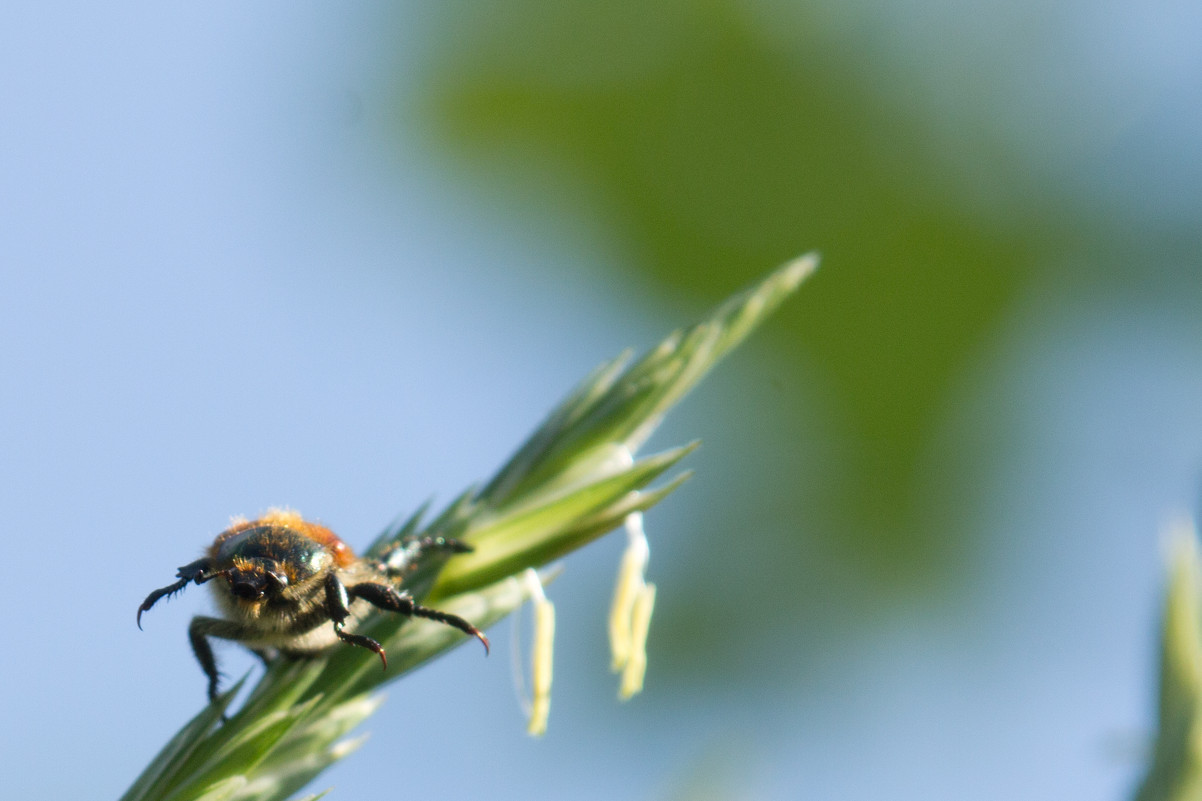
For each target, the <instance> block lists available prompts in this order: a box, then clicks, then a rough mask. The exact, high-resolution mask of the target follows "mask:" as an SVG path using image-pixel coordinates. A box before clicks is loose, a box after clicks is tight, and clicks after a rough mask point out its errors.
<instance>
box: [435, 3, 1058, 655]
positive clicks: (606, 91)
mask: <svg viewBox="0 0 1202 801" xmlns="http://www.w3.org/2000/svg"><path fill="white" fill-rule="evenodd" d="M804 18H805V15H804V13H801V12H798V13H796V14H794V15H792V16H790V18H789V19H790V20H791V22H792V23H793V24H796V25H798V26H799V28H800V30H799V31H798V35H797V36H796V37H795V39H794V40H795V42H797V43H798V44H797V46H794V47H785V46H783V45H782V43H781V41H782V40H781V38H780V37H773V36H770V35H768V34H769V31H767V30H766V29H765V26H764V20H763V18H753V16H752V15H751V14H749V13H748V12H747V7H745V6H743V5H741V4H739V3H735V2H731V0H707V1H706V2H700V3H698V2H688V3H685V2H674V3H666V4H655V5H653V6H645V5H643V4H638V3H632V2H622V1H621V0H618V2H612V3H604V4H593V5H589V6H581V5H574V4H573V5H560V4H554V3H544V2H538V1H537V0H526V1H524V2H515V3H507V4H503V5H495V6H488V7H481V6H478V5H473V6H471V7H470V10H468V11H467V12H466V13H465V14H462V15H460V14H459V13H458V12H452V13H450V15H449V16H448V17H447V18H446V19H445V20H444V29H443V33H444V35H445V36H446V37H447V39H448V42H453V45H452V44H448V46H447V47H445V48H443V49H441V50H439V51H438V53H439V60H438V61H437V62H436V63H435V64H434V66H433V68H432V70H431V74H430V75H429V76H428V80H427V81H426V82H425V83H426V85H428V86H430V87H433V88H432V89H431V90H430V94H429V95H428V97H427V98H426V106H425V107H424V108H422V109H421V111H420V113H419V114H417V116H418V117H419V118H420V119H422V120H423V123H424V124H426V125H428V126H430V128H431V138H432V139H433V140H435V141H437V142H438V143H439V146H441V147H445V148H448V149H449V150H450V152H451V153H452V154H453V155H454V157H456V158H460V159H466V160H467V161H468V162H469V163H473V164H477V165H487V166H488V168H489V169H493V170H495V169H497V168H500V169H501V170H502V172H503V174H504V180H506V181H508V182H511V184H512V185H514V186H523V185H524V187H525V188H524V189H523V191H521V192H520V194H521V195H522V196H523V197H529V196H533V197H539V196H540V194H541V196H544V197H545V202H546V204H547V206H548V207H552V206H553V207H557V208H558V207H560V206H561V205H562V203H563V200H562V192H560V191H559V190H560V189H561V188H562V187H563V186H564V185H565V184H570V183H572V182H577V183H578V185H582V186H584V187H585V189H584V190H583V191H581V192H579V193H578V194H574V195H573V196H572V197H573V199H574V200H575V201H579V202H581V203H582V205H583V204H584V203H585V202H586V200H585V199H591V200H593V201H596V202H595V203H593V205H591V206H588V207H582V208H581V209H580V213H581V214H586V215H592V216H593V217H595V218H597V219H601V220H602V221H603V222H604V224H606V225H608V226H609V227H610V228H611V229H612V231H613V232H614V236H615V238H616V239H617V240H618V241H619V242H621V243H622V244H621V246H620V247H619V249H620V250H621V251H622V252H628V253H632V254H634V255H635V257H636V258H637V261H635V262H631V263H627V264H624V265H616V267H624V268H627V269H629V270H634V271H638V272H639V273H640V274H646V275H649V276H651V277H653V278H654V279H655V281H657V282H658V283H659V284H660V285H661V286H662V291H663V292H664V293H671V294H672V295H674V296H681V295H685V296H694V297H697V298H700V299H705V300H706V301H708V299H710V298H712V297H715V296H718V295H720V294H721V293H723V292H724V291H727V290H728V289H729V287H731V286H736V285H738V284H739V283H740V282H741V281H743V280H746V276H748V275H750V274H753V273H754V271H755V270H757V269H758V268H759V265H762V264H764V263H772V262H774V261H779V260H780V259H782V258H784V257H787V256H788V255H790V254H793V253H796V252H798V251H800V250H803V249H805V248H809V247H817V248H819V249H820V250H821V251H822V252H823V255H824V258H825V260H826V261H827V262H828V263H829V264H832V265H837V269H832V270H830V271H828V272H829V274H827V275H823V276H822V277H821V278H820V280H818V281H816V282H814V285H813V286H812V288H811V294H810V300H811V302H810V303H808V304H806V305H805V308H804V309H800V308H798V309H792V310H790V311H788V312H786V314H784V315H783V320H782V323H781V324H779V325H778V326H777V327H776V328H775V330H774V331H773V332H772V335H773V340H772V346H773V347H774V356H775V358H774V363H773V364H772V366H771V368H770V371H771V374H772V376H773V380H774V382H775V383H777V384H778V385H782V386H797V385H798V384H801V383H803V382H807V381H811V380H812V377H813V376H815V375H818V376H819V377H820V378H821V381H822V382H823V392H824V393H825V394H826V397H827V399H828V401H829V406H830V408H831V410H833V411H832V412H831V414H832V415H833V416H834V418H835V420H834V423H835V428H836V430H835V431H834V432H833V433H832V436H833V437H834V439H835V444H834V445H833V446H832V447H831V451H832V457H833V458H832V461H831V463H830V464H829V465H828V466H826V467H825V468H824V469H823V470H822V471H821V475H820V476H819V477H818V483H817V484H816V485H813V486H807V487H794V488H788V487H787V486H786V487H784V488H782V486H781V482H782V475H781V474H780V472H779V467H778V466H773V465H771V464H769V463H768V462H764V463H762V464H760V465H758V466H749V469H750V470H755V469H757V467H758V469H759V470H761V471H764V472H761V473H760V474H759V475H749V476H748V481H747V486H751V487H757V486H758V487H759V489H758V490H755V489H753V490H752V491H758V492H760V493H762V495H761V496H760V497H758V498H756V499H755V501H754V506H755V507H756V508H757V509H762V510H766V511H765V512H764V513H763V516H761V517H759V518H758V519H757V520H756V529H757V530H756V536H757V537H762V538H763V539H762V540H761V542H762V543H763V546H762V547H763V550H762V551H761V553H766V552H771V553H774V554H776V555H777V556H778V557H779V558H777V559H774V560H772V561H773V562H774V563H775V564H778V565H791V566H792V567H791V568H790V569H791V571H792V572H793V574H794V575H797V571H804V570H806V567H805V564H806V563H808V562H811V561H812V560H810V559H808V558H806V555H805V554H806V549H808V548H811V547H812V545H811V544H810V543H812V541H813V539H814V538H819V539H822V540H824V541H823V542H822V546H821V547H822V548H823V550H824V551H825V552H827V553H833V554H834V555H835V556H836V557H837V558H842V560H843V561H844V563H845V564H848V565H850V566H851V568H852V569H853V571H856V572H858V573H859V574H860V575H862V576H863V577H864V580H865V582H866V583H867V584H869V585H871V586H873V587H876V588H878V589H884V590H886V591H888V590H890V589H892V590H894V591H896V590H898V589H904V588H913V587H918V586H922V587H923V588H924V590H925V589H929V587H930V586H931V585H930V584H929V583H928V580H929V579H930V578H932V577H933V576H937V575H939V574H940V573H941V572H942V569H943V568H945V567H947V565H948V563H949V561H950V554H951V552H952V548H953V547H955V548H960V547H963V540H964V539H965V536H966V535H965V532H963V531H959V530H955V529H954V527H952V526H949V525H948V523H949V521H948V519H946V518H940V519H937V520H936V519H932V517H931V516H930V514H929V511H924V508H923V505H922V504H921V502H919V501H918V500H916V493H915V486H916V484H917V483H919V482H920V480H922V479H921V477H920V475H919V470H920V462H921V460H922V459H923V458H924V456H925V455H926V451H927V449H928V448H929V445H930V440H931V437H932V434H933V431H934V428H935V426H936V424H937V423H938V421H939V419H940V415H941V414H942V412H943V411H944V407H945V405H946V404H947V402H948V394H949V388H951V387H952V386H953V384H954V382H955V381H956V380H957V376H958V371H960V370H961V369H962V368H963V367H964V366H965V365H966V364H968V363H970V362H971V360H972V359H973V358H974V356H975V355H977V354H978V352H979V350H980V349H981V348H982V345H983V342H984V341H985V339H986V338H987V336H988V335H989V333H990V331H991V328H992V327H993V326H994V325H995V324H996V322H997V321H998V320H999V318H1000V316H1001V315H1002V314H1003V313H1004V312H1005V310H1006V309H1007V305H1008V304H1009V303H1011V301H1012V299H1013V298H1014V296H1015V294H1016V292H1017V291H1018V289H1019V288H1020V286H1021V284H1022V282H1023V281H1024V280H1026V279H1027V278H1028V277H1029V271H1030V270H1031V269H1032V265H1033V264H1036V263H1038V262H1039V261H1040V257H1039V254H1040V253H1047V252H1048V250H1049V249H1053V250H1054V249H1055V245H1054V244H1053V243H1054V242H1056V241H1058V240H1062V239H1064V238H1065V237H1068V236H1070V234H1071V232H1069V231H1067V230H1062V228H1061V227H1060V226H1059V225H1058V223H1057V222H1056V221H1054V220H1052V221H1048V220H1044V221H1043V222H1041V223H1040V224H1039V225H1034V224H1029V223H1031V221H1033V220H1035V219H1037V218H1038V211H1037V210H1036V208H1035V206H1036V203H1035V201H1034V199H1032V205H1031V206H1030V207H1028V208H1027V209H1026V211H1025V212H1024V214H1026V215H1029V219H1027V220H1023V221H1016V220H1012V219H1011V220H1002V219H991V218H988V217H986V216H983V215H982V213H981V212H980V211H979V210H974V209H979V208H980V207H979V206H973V205H972V204H969V203H967V202H966V200H965V198H964V197H963V196H962V194H961V193H960V190H959V189H957V182H956V181H954V180H948V172H949V171H950V169H951V167H950V165H949V164H947V163H945V161H944V160H943V159H942V154H941V153H940V152H939V151H938V150H937V149H935V148H934V147H933V145H932V140H931V137H930V131H929V130H927V128H926V127H924V126H925V121H924V119H922V118H921V117H920V116H917V115H916V114H915V111H914V109H913V108H912V107H911V106H909V105H908V104H907V103H906V101H905V99H904V98H898V97H888V96H885V95H884V94H882V93H881V92H880V91H878V90H877V89H876V88H875V87H874V85H873V84H874V79H873V70H874V69H879V68H880V65H874V64H873V63H871V62H865V61H864V59H863V56H862V54H861V53H858V52H853V51H847V50H843V49H841V47H840V39H839V38H837V37H829V36H826V35H824V32H823V30H822V28H821V23H820V20H818V19H817V18H816V19H815V24H814V29H813V30H812V31H808V30H804V25H805V19H804ZM976 149H977V151H978V152H977V154H976V155H977V159H978V161H979V169H980V178H981V185H980V186H979V187H978V189H979V190H980V191H981V192H983V193H984V194H986V195H988V194H989V190H990V181H998V182H1004V181H1009V184H1008V186H1007V191H1014V184H1015V182H1016V180H1018V179H1017V178H1016V176H1015V171H1014V170H1013V169H1012V165H1010V164H1008V163H1007V159H1006V158H1005V156H1004V155H1003V153H1002V151H1001V150H1000V149H990V146H989V144H988V143H987V141H986V140H984V139H983V140H982V141H981V142H980V143H978V145H977V148H976ZM957 158H959V159H963V158H964V153H963V151H961V152H959V153H958V154H957ZM540 190H545V192H544V191H540ZM986 205H987V204H986ZM535 211H536V212H537V209H535ZM836 273H837V274H836ZM548 278H549V279H550V280H553V278H554V276H548ZM803 364H804V366H805V370H806V371H807V372H806V373H805V376H807V377H803V373H802V370H803V367H802V365H803ZM778 394H779V395H780V398H779V399H777V400H772V399H768V400H767V401H766V402H767V403H769V404H775V408H774V409H773V410H772V412H771V413H772V414H773V415H775V416H777V417H778V419H781V420H788V419H789V418H790V417H793V418H794V419H799V418H800V417H801V416H802V415H804V414H807V413H812V411H813V410H812V409H811V410H806V409H802V408H799V407H798V404H797V401H796V398H793V399H790V397H789V396H788V394H787V393H778ZM757 402H759V403H763V402H765V401H763V400H762V399H761V400H759V401H757ZM787 447H788V448H794V449H796V450H798V451H802V450H804V449H806V448H807V447H809V446H808V445H807V444H806V443H803V442H800V441H799V442H795V443H787ZM773 470H777V473H776V474H775V475H773V474H771V473H770V471H773ZM949 473H954V471H949ZM948 478H949V481H951V482H952V483H950V484H949V485H948V486H947V487H946V488H945V491H944V492H943V493H942V496H941V497H942V499H943V500H950V501H952V503H951V507H952V508H953V509H954V507H955V502H954V501H955V498H956V497H957V495H958V491H957V488H956V486H955V484H954V481H955V477H954V476H953V475H949V477H948ZM788 479H789V477H788V476H787V475H786V476H783V480H784V481H785V482H786V483H787V481H788ZM741 489H742V488H741ZM782 490H783V491H782ZM715 514H717V515H719V516H720V515H721V512H719V511H716V512H715ZM718 520H719V521H720V522H716V524H715V526H714V528H715V530H719V529H725V530H731V529H732V528H734V527H736V526H737V525H739V523H738V521H735V520H730V519H727V520H721V518H720V517H719V518H718ZM799 532H800V533H801V534H800V535H799ZM834 532H837V534H835V533H834ZM769 567H770V566H769ZM809 579H812V580H805V581H802V582H801V583H802V584H803V585H804V586H805V587H807V588H818V587H820V586H821V582H822V581H824V580H828V579H829V577H823V576H811V577H809ZM745 584H746V582H741V583H740V593H741V595H742V597H744V598H750V599H753V600H754V597H755V592H756V590H755V589H754V588H747V587H746V586H745ZM936 586H937V583H936ZM817 592H818V594H820V595H821V594H823V593H822V591H821V590H817ZM706 595H707V593H706V592H705V591H704V590H699V592H698V593H697V597H696V598H694V599H691V600H693V601H695V602H696V603H697V604H701V605H704V604H706V603H707V600H706ZM814 597H815V596H812V595H808V594H807V593H806V592H804V591H803V592H799V593H797V606H798V608H797V609H794V610H789V609H783V608H781V607H780V605H779V604H777V603H772V604H765V605H766V606H769V605H770V606H771V607H772V609H773V610H776V612H778V613H779V614H780V615H781V617H782V619H795V615H796V614H797V613H798V612H799V611H800V610H801V609H802V608H803V607H807V606H812V605H813V600H814ZM718 606H720V605H715V608H714V609H713V610H712V612H713V618H712V619H711V623H717V622H719V621H721V622H724V623H726V624H728V625H729V626H731V627H737V625H738V619H737V616H736V615H731V614H730V611H729V610H726V609H722V608H718ZM776 612H772V611H766V612H765V614H767V615H772V614H775V613H776ZM698 633H700V632H698ZM698 641H701V638H698Z"/></svg>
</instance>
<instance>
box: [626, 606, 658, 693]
mask: <svg viewBox="0 0 1202 801" xmlns="http://www.w3.org/2000/svg"><path fill="white" fill-rule="evenodd" d="M654 608H655V585H654V584H645V585H644V586H643V589H642V592H640V593H639V595H638V597H637V598H635V600H634V609H633V610H631V616H630V617H631V620H630V653H629V656H628V657H627V659H626V665H625V666H624V667H623V669H622V684H621V686H620V687H619V688H618V697H619V698H621V699H622V700H623V701H626V700H629V699H630V697H631V696H634V695H637V694H639V693H641V692H642V691H643V675H644V674H645V673H646V672H647V630H648V629H649V628H650V627H651V611H652V609H654Z"/></svg>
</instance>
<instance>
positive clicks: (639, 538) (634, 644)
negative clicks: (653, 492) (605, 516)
mask: <svg viewBox="0 0 1202 801" xmlns="http://www.w3.org/2000/svg"><path fill="white" fill-rule="evenodd" d="M626 540H627V542H626V551H625V553H623V554H622V563H621V565H620V566H619V568H618V580H617V585H616V586H615V588H614V600H613V605H612V606H611V608H610V612H609V647H610V651H611V653H612V654H613V661H612V663H611V668H612V669H613V670H614V672H618V671H621V672H622V682H621V688H620V690H619V692H618V695H619V697H620V698H622V699H627V698H630V697H631V696H632V695H635V694H636V693H638V692H639V691H640V690H641V689H642V687H643V674H644V673H645V672H646V670H647V652H646V645H647V627H648V625H649V624H650V620H651V608H652V606H653V605H654V603H655V587H653V586H651V585H648V584H647V583H646V581H645V579H644V574H645V571H646V569H647V560H648V559H649V558H650V556H651V551H650V548H649V546H648V544H647V535H646V534H645V533H644V531H643V513H642V512H632V513H631V514H629V515H627V516H626Z"/></svg>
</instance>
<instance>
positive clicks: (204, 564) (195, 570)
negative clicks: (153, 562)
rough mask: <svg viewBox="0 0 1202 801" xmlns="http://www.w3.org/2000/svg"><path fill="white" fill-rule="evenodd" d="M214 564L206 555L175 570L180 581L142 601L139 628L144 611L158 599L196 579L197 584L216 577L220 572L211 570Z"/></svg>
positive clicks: (173, 592) (139, 612) (175, 591)
mask: <svg viewBox="0 0 1202 801" xmlns="http://www.w3.org/2000/svg"><path fill="white" fill-rule="evenodd" d="M212 566H213V560H212V559H209V558H208V557H205V558H204V559H197V560H196V561H195V562H189V563H188V564H186V565H184V566H183V567H181V568H180V569H179V570H177V571H175V575H176V576H177V577H178V578H179V581H177V582H175V583H174V584H169V585H167V586H166V587H162V588H160V589H157V590H155V591H154V592H152V593H150V595H147V596H146V600H145V601H143V602H142V605H141V606H139V607H138V628H142V613H143V612H147V611H149V610H150V607H152V606H154V605H155V604H156V603H158V600H159V599H160V598H162V597H163V596H164V595H166V596H167V597H171V596H172V595H174V594H175V593H177V592H179V591H180V590H182V589H183V588H184V587H186V586H188V583H189V582H192V581H195V582H196V583H197V584H204V583H205V582H206V581H208V580H209V579H211V578H214V577H216V576H217V575H218V574H216V573H210V572H209V569H210V568H211V567H212Z"/></svg>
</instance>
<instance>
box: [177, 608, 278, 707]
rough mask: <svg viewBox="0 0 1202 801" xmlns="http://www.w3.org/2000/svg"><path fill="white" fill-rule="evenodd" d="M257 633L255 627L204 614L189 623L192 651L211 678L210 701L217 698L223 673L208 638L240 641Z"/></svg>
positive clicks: (206, 674) (189, 639) (189, 638)
mask: <svg viewBox="0 0 1202 801" xmlns="http://www.w3.org/2000/svg"><path fill="white" fill-rule="evenodd" d="M255 634H256V632H255V630H254V629H251V628H248V627H246V626H243V625H242V624H241V623H235V622H234V621H232V620H222V619H221V618H217V617H204V616H203V615H198V616H197V617H194V618H192V622H191V623H190V624H189V625H188V641H189V642H191V643H192V653H194V654H196V661H197V662H199V663H200V667H201V669H202V670H203V671H204V672H205V676H207V677H208V679H209V703H212V702H213V701H216V700H217V684H218V682H219V680H220V677H221V674H220V673H218V672H217V660H216V658H215V657H214V656H213V646H212V645H210V644H209V639H208V638H209V637H217V638H219V639H222V640H234V641H235V642H238V641H244V640H247V639H250V638H251V637H253V636H254V635H255ZM264 664H266V662H264Z"/></svg>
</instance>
